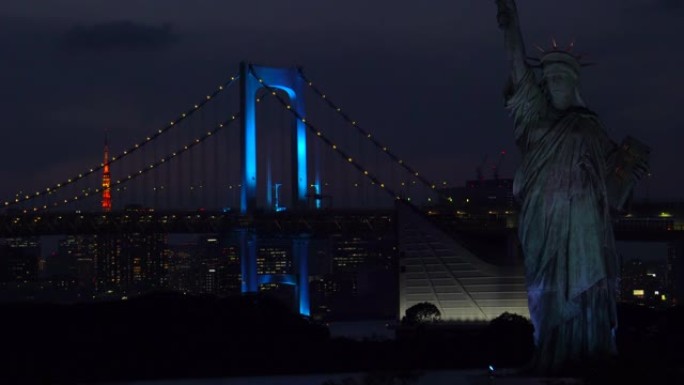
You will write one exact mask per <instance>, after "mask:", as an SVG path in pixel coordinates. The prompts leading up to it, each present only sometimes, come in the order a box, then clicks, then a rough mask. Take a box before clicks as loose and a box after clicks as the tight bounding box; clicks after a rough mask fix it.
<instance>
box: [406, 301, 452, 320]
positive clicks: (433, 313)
mask: <svg viewBox="0 0 684 385" xmlns="http://www.w3.org/2000/svg"><path fill="white" fill-rule="evenodd" d="M441 316H442V313H440V311H439V309H438V308H437V306H435V305H434V304H431V303H430V302H421V303H417V304H415V305H413V306H411V307H410V308H408V309H406V314H405V315H404V318H402V320H401V322H402V323H404V324H406V325H417V324H423V323H427V322H436V321H439V320H440V317H441Z"/></svg>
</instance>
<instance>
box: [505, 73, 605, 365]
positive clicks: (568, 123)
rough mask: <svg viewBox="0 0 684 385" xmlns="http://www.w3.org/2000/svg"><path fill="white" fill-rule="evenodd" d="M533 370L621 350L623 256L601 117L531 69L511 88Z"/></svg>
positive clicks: (508, 102) (520, 231) (510, 96)
mask: <svg viewBox="0 0 684 385" xmlns="http://www.w3.org/2000/svg"><path fill="white" fill-rule="evenodd" d="M509 91H510V92H509V94H508V95H507V96H508V99H507V105H508V108H509V109H511V112H512V114H513V116H514V118H515V131H514V133H515V140H516V143H517V145H518V146H519V148H520V150H521V152H522V156H523V159H522V164H521V166H520V168H519V169H518V171H517V173H516V176H515V181H514V186H513V190H514V195H515V196H516V198H517V199H518V201H519V202H520V203H521V206H522V207H521V210H520V217H519V237H520V241H521V244H522V248H523V253H524V257H525V270H526V278H527V290H528V300H529V309H530V316H531V318H532V323H533V325H534V328H535V342H536V344H537V354H536V358H535V362H534V368H535V369H536V370H537V371H539V372H541V373H554V372H558V371H561V370H563V369H564V368H566V367H568V366H569V365H573V364H574V363H579V362H582V361H585V360H587V359H594V358H603V357H605V356H607V355H611V354H614V353H615V340H614V330H615V327H616V326H617V317H616V309H615V296H616V280H617V258H616V253H615V246H614V244H615V241H614V236H613V231H612V226H611V220H610V208H609V202H608V196H607V194H606V175H607V168H608V158H609V157H610V156H611V154H612V153H613V152H614V150H615V144H614V142H612V141H611V140H610V139H609V138H608V136H607V134H606V132H605V129H604V126H603V125H602V124H601V122H600V121H599V120H598V118H597V116H596V115H595V114H594V113H592V112H591V111H589V110H588V109H586V108H583V107H572V108H570V109H568V110H565V111H558V110H555V109H554V108H553V107H552V105H551V104H550V103H549V102H548V99H547V98H546V96H545V95H544V94H543V92H542V89H541V88H540V86H539V85H538V84H537V82H536V80H535V77H534V74H533V73H532V71H531V70H528V72H527V73H526V75H525V76H524V77H523V79H521V81H520V82H519V83H518V84H517V85H512V87H511V89H510V90H509Z"/></svg>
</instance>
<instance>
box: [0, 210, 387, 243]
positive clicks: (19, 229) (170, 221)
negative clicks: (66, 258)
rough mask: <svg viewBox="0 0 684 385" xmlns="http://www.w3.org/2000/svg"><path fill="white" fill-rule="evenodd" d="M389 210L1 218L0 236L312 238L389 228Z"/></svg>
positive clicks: (69, 214) (57, 214)
mask: <svg viewBox="0 0 684 385" xmlns="http://www.w3.org/2000/svg"><path fill="white" fill-rule="evenodd" d="M394 215H395V213H394V211H393V210H363V211H358V210H344V211H331V210H326V211H320V210H319V211H314V210H312V211H302V212H287V211H285V212H280V213H257V214H255V215H251V216H244V215H240V214H238V213H232V212H218V211H192V212H188V211H185V212H181V211H174V212H164V211H116V212H110V213H106V214H105V213H101V212H99V213H93V212H54V213H27V214H2V215H0V237H5V238H7V237H24V236H40V235H61V234H65V235H76V234H83V235H85V234H116V233H162V234H166V233H198V234H199V233H216V234H220V233H226V232H230V231H234V230H238V229H250V230H254V231H256V232H258V233H263V234H274V233H277V234H301V233H306V234H310V235H312V236H316V235H318V234H330V233H335V232H347V233H349V232H352V233H353V232H366V231H369V230H383V229H387V230H390V229H391V227H392V226H394Z"/></svg>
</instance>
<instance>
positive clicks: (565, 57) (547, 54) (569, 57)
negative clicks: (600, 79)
mask: <svg viewBox="0 0 684 385" xmlns="http://www.w3.org/2000/svg"><path fill="white" fill-rule="evenodd" d="M535 47H536V48H537V49H538V50H539V51H540V52H541V53H542V56H541V57H530V58H528V59H530V60H533V61H535V62H536V63H537V64H536V65H535V66H536V67H542V68H543V67H544V66H545V65H548V64H552V63H559V64H565V65H567V66H569V67H570V68H572V69H573V70H574V71H575V72H576V73H578V74H579V70H580V68H581V67H586V66H589V65H592V64H593V63H584V62H582V55H575V54H574V53H573V52H572V50H573V48H575V42H574V41H572V42H570V44H568V46H567V47H565V48H562V47H560V46H559V45H558V43H557V42H556V39H554V38H551V47H550V48H548V49H544V48H542V47H540V46H538V45H535Z"/></svg>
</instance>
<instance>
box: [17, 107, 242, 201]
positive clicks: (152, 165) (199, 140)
mask: <svg viewBox="0 0 684 385" xmlns="http://www.w3.org/2000/svg"><path fill="white" fill-rule="evenodd" d="M239 116H240V114H238V113H235V114H233V115H231V117H230V118H229V119H227V120H225V121H224V122H222V123H219V124H218V125H217V126H216V127H214V128H213V129H212V130H210V131H207V132H206V133H205V134H204V135H202V136H200V137H199V138H196V139H193V140H192V141H191V142H190V143H188V144H186V145H184V146H182V147H180V148H179V149H177V150H176V151H174V152H172V153H169V154H168V155H166V156H164V157H162V158H160V159H159V160H157V161H155V162H152V163H150V164H149V165H148V166H146V167H145V168H142V169H140V170H138V171H137V172H134V173H132V174H128V175H127V176H126V177H124V178H122V179H117V180H116V181H114V182H112V185H111V187H112V188H113V187H116V188H117V191H119V189H120V188H121V187H120V186H122V185H124V184H125V183H128V182H130V181H132V180H134V179H136V178H138V177H140V176H142V175H144V174H146V173H148V172H150V171H152V170H153V169H155V168H157V167H159V166H161V165H162V164H166V163H167V162H168V161H170V160H171V159H173V158H175V157H177V156H180V155H181V154H183V153H184V152H186V151H189V150H190V149H192V148H193V147H195V146H197V145H199V144H200V143H202V142H204V141H205V140H207V139H208V138H209V137H211V136H212V135H214V134H216V133H217V132H218V131H220V130H221V129H223V128H224V127H227V126H229V125H230V124H231V123H233V122H234V121H235V120H236V119H237V118H238V117H239ZM102 190H103V189H102V188H99V187H98V188H95V189H93V190H91V189H88V190H83V192H82V193H81V194H78V195H74V196H73V197H72V198H66V199H63V200H60V201H58V202H53V203H52V204H51V205H43V206H41V207H33V208H32V209H31V210H29V209H24V213H28V212H30V211H33V212H36V211H38V210H41V209H43V210H45V209H48V208H54V207H58V206H63V205H67V204H69V203H72V202H76V201H78V200H79V199H84V198H87V197H89V196H90V195H95V194H99V193H100V192H102Z"/></svg>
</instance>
